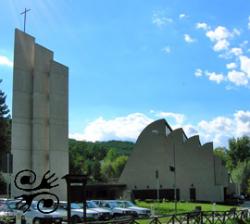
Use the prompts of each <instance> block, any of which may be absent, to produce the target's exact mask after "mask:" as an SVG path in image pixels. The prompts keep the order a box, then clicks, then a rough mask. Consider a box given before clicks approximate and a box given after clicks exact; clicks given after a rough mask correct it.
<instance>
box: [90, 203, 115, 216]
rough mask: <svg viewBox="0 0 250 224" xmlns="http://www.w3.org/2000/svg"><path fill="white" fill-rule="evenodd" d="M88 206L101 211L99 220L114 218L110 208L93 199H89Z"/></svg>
mask: <svg viewBox="0 0 250 224" xmlns="http://www.w3.org/2000/svg"><path fill="white" fill-rule="evenodd" d="M87 208H88V209H90V210H92V211H96V212H98V213H99V220H109V219H111V218H112V216H113V214H112V212H111V211H110V210H109V209H106V208H101V207H99V206H98V205H97V204H96V203H95V202H93V201H87Z"/></svg>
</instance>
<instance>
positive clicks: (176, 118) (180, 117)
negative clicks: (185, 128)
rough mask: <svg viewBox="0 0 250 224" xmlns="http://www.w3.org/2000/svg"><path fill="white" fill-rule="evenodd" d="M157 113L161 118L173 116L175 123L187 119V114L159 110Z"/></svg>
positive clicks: (180, 122)
mask: <svg viewBox="0 0 250 224" xmlns="http://www.w3.org/2000/svg"><path fill="white" fill-rule="evenodd" d="M155 115H156V116H157V117H161V118H172V119H174V121H175V123H177V124H182V123H183V122H184V120H185V115H184V114H179V113H173V112H158V113H155Z"/></svg>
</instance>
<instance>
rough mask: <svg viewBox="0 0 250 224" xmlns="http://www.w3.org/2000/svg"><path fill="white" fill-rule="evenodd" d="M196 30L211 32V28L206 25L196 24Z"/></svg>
mask: <svg viewBox="0 0 250 224" xmlns="http://www.w3.org/2000/svg"><path fill="white" fill-rule="evenodd" d="M196 28H197V29H202V30H209V29H210V26H209V25H208V24H206V23H196Z"/></svg>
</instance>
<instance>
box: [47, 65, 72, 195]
mask: <svg viewBox="0 0 250 224" xmlns="http://www.w3.org/2000/svg"><path fill="white" fill-rule="evenodd" d="M49 77H50V78H49V93H50V97H49V124H50V152H49V154H50V157H49V164H50V168H51V170H56V171H57V174H58V175H59V176H63V175H65V173H68V172H69V156H68V68H67V67H66V66H64V65H62V64H60V63H58V62H55V61H53V62H52V63H51V70H50V74H49ZM58 161H60V162H58ZM59 184H60V188H61V191H60V192H57V194H59V196H60V198H63V200H65V199H66V194H65V193H64V192H66V183H65V181H64V180H60V183H59ZM55 193H56V192H55Z"/></svg>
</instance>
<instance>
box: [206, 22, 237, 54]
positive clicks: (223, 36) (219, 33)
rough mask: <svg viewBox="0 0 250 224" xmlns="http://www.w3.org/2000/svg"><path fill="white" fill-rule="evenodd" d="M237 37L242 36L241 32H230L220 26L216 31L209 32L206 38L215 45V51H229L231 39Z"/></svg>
mask: <svg viewBox="0 0 250 224" xmlns="http://www.w3.org/2000/svg"><path fill="white" fill-rule="evenodd" d="M235 35H240V31H239V30H237V29H233V31H232V32H230V31H229V30H228V29H227V28H226V27H223V26H218V27H216V28H215V29H214V30H211V29H210V30H208V31H207V32H206V36H207V37H208V38H209V39H210V41H212V42H213V43H214V46H213V49H214V51H222V50H227V49H228V47H229V45H230V42H229V38H232V37H234V36H235Z"/></svg>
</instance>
